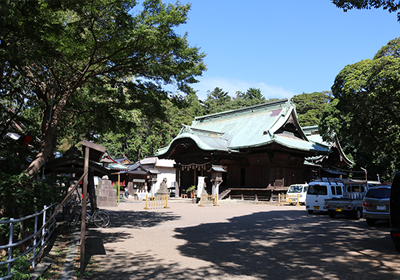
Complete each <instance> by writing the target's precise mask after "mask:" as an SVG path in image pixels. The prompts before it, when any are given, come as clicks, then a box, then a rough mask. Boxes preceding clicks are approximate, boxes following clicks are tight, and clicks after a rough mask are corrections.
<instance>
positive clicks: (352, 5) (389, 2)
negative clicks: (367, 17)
mask: <svg viewBox="0 0 400 280" xmlns="http://www.w3.org/2000/svg"><path fill="white" fill-rule="evenodd" d="M396 2H397V3H396ZM332 3H333V4H335V5H336V6H337V7H339V8H342V9H343V10H344V11H345V12H347V11H348V10H351V9H371V8H375V9H379V8H382V9H384V10H388V11H389V12H390V13H392V12H396V11H398V10H399V9H400V3H399V2H398V1H393V0H332ZM397 18H398V20H399V21H400V13H397Z"/></svg>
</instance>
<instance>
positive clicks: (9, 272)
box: [7, 218, 14, 275]
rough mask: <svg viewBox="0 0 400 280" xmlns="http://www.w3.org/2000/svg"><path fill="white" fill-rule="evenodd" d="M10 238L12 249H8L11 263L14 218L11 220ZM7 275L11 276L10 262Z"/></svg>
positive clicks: (9, 243)
mask: <svg viewBox="0 0 400 280" xmlns="http://www.w3.org/2000/svg"><path fill="white" fill-rule="evenodd" d="M10 220H11V222H10V237H9V238H8V245H9V246H10V247H8V260H9V261H11V260H12V246H11V245H12V244H13V235H14V223H13V222H12V221H13V220H14V218H11V219H10ZM7 275H11V262H9V263H8V264H7Z"/></svg>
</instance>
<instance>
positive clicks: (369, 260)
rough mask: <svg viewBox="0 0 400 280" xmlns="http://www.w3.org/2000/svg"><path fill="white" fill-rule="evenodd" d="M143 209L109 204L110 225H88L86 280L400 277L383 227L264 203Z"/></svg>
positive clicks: (172, 204)
mask: <svg viewBox="0 0 400 280" xmlns="http://www.w3.org/2000/svg"><path fill="white" fill-rule="evenodd" d="M143 207H144V203H121V204H120V205H119V206H118V207H113V208H111V207H110V208H108V209H106V210H108V211H109V212H110V214H111V215H112V227H110V228H104V229H97V228H90V229H89V231H88V237H87V243H86V244H87V245H86V251H87V253H88V254H89V259H90V262H91V263H92V264H93V265H92V267H93V266H94V267H95V269H92V270H91V271H90V273H91V277H89V278H90V279H396V278H398V277H400V268H399V266H398V264H397V263H396V259H398V254H397V253H396V251H395V249H394V246H393V244H392V243H391V240H390V237H389V235H388V233H387V232H388V226H387V225H382V226H381V225H378V226H377V227H374V228H369V227H367V225H366V222H365V221H364V220H359V221H354V220H349V219H346V218H343V219H335V220H332V219H330V218H329V217H328V216H327V215H309V214H307V211H305V209H304V207H295V206H281V207H278V206H275V205H268V204H249V203H246V204H244V203H243V204H242V203H237V204H222V205H221V206H219V207H213V206H207V207H198V206H197V205H195V204H192V203H181V202H172V203H170V207H171V208H170V209H156V210H144V209H143ZM89 267H90V265H89Z"/></svg>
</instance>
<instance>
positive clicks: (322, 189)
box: [306, 178, 348, 214]
mask: <svg viewBox="0 0 400 280" xmlns="http://www.w3.org/2000/svg"><path fill="white" fill-rule="evenodd" d="M345 181H348V180H345V179H339V178H322V179H317V180H315V181H312V182H310V183H309V184H308V190H307V196H306V210H307V211H308V213H310V214H312V213H313V212H314V211H321V212H326V211H328V210H327V209H326V208H325V199H331V198H334V197H342V196H343V189H344V185H343V182H345Z"/></svg>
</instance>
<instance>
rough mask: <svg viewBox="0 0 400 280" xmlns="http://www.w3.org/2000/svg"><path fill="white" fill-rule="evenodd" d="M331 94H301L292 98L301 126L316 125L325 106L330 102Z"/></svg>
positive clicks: (324, 92) (325, 92) (326, 92)
mask: <svg viewBox="0 0 400 280" xmlns="http://www.w3.org/2000/svg"><path fill="white" fill-rule="evenodd" d="M331 94H332V93H331V92H328V91H323V92H313V93H302V94H299V95H295V96H294V97H293V102H294V104H295V105H296V112H297V115H298V118H299V123H300V125H301V126H311V125H318V123H319V120H320V118H321V115H322V112H323V111H324V108H325V106H326V105H327V104H328V103H329V102H330V101H331V100H332V97H331Z"/></svg>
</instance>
